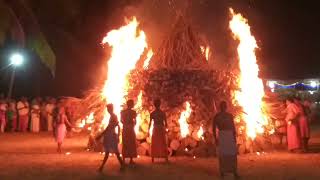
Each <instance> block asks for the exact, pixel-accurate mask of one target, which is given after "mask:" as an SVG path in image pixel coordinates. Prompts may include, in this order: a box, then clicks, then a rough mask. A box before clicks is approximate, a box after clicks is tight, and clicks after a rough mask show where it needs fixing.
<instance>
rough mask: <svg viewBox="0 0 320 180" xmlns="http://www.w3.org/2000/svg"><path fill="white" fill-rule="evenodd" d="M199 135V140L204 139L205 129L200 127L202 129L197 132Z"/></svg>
mask: <svg viewBox="0 0 320 180" xmlns="http://www.w3.org/2000/svg"><path fill="white" fill-rule="evenodd" d="M197 135H198V138H199V139H203V137H202V136H203V129H202V126H200V129H199V131H198V132H197Z"/></svg>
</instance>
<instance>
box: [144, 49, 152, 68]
mask: <svg viewBox="0 0 320 180" xmlns="http://www.w3.org/2000/svg"><path fill="white" fill-rule="evenodd" d="M152 56H153V51H152V49H150V50H149V51H148V54H147V59H146V60H145V61H144V63H143V68H144V69H148V66H149V63H150V60H151V58H152Z"/></svg>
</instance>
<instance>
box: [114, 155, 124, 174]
mask: <svg viewBox="0 0 320 180" xmlns="http://www.w3.org/2000/svg"><path fill="white" fill-rule="evenodd" d="M115 154H116V156H117V159H118V161H119V163H120V165H121V167H120V170H124V161H123V160H122V158H121V157H120V154H119V153H118V152H117V153H115Z"/></svg>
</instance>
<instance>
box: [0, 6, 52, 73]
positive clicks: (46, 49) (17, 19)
mask: <svg viewBox="0 0 320 180" xmlns="http://www.w3.org/2000/svg"><path fill="white" fill-rule="evenodd" d="M0 21H1V23H0V45H3V43H4V42H5V40H6V38H7V37H8V35H10V36H11V38H12V39H13V40H14V41H15V42H16V43H17V44H18V45H19V46H20V47H25V46H26V48H28V49H30V50H32V51H33V52H34V53H36V54H37V55H38V56H39V58H40V60H41V62H42V63H43V64H44V65H45V66H46V67H47V68H49V69H50V71H51V73H52V75H53V76H54V74H55V66H56V57H55V54H54V52H53V50H52V49H51V47H50V45H49V43H48V41H47V40H46V38H45V36H44V34H43V33H42V31H41V28H40V26H39V23H38V21H37V19H36V17H35V16H34V14H33V12H32V10H31V8H30V7H29V4H28V1H25V0H10V1H6V0H0Z"/></svg>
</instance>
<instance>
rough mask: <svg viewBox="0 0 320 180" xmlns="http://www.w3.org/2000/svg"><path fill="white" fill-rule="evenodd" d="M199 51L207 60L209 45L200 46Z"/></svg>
mask: <svg viewBox="0 0 320 180" xmlns="http://www.w3.org/2000/svg"><path fill="white" fill-rule="evenodd" d="M200 49H201V52H202V53H203V54H204V55H205V57H206V60H207V61H209V56H210V47H209V46H207V47H204V46H200Z"/></svg>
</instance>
